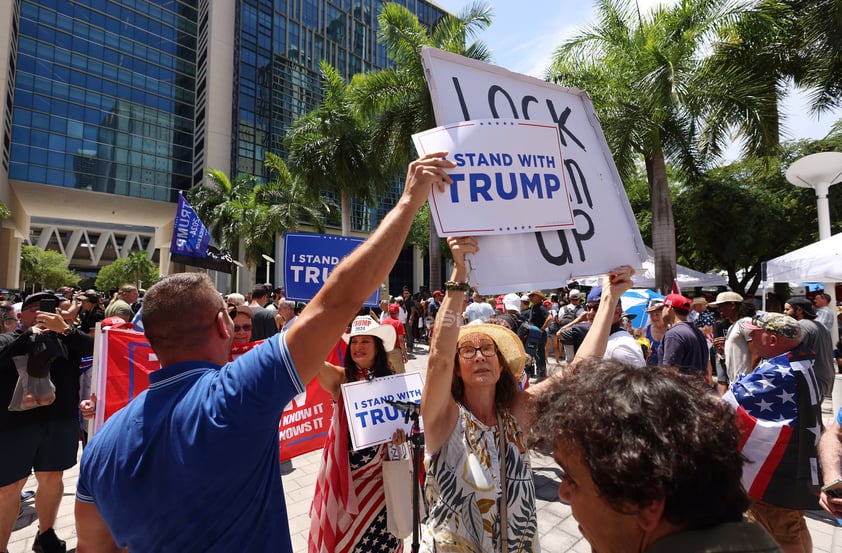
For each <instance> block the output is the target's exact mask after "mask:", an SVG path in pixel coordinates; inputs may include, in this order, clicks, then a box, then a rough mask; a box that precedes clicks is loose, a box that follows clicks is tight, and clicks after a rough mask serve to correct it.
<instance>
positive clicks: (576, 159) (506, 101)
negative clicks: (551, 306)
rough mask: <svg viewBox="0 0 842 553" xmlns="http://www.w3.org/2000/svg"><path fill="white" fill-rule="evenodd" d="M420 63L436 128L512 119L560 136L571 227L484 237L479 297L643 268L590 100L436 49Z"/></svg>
mask: <svg viewBox="0 0 842 553" xmlns="http://www.w3.org/2000/svg"><path fill="white" fill-rule="evenodd" d="M421 58H422V62H423V64H424V69H425V75H426V76H427V84H428V85H429V88H430V94H431V96H432V101H433V109H434V110H435V114H436V123H437V124H438V125H440V126H450V125H455V124H458V123H462V122H464V121H471V120H476V119H486V118H492V119H505V118H513V119H519V120H523V121H538V122H543V121H552V122H553V123H554V124H555V125H556V126H557V128H558V136H559V141H560V142H561V152H562V158H563V161H562V166H563V171H564V173H565V180H566V184H567V187H568V190H569V194H570V203H571V207H572V213H573V226H572V227H570V228H566V229H563V230H562V229H558V230H552V231H544V232H534V233H523V234H507V235H493V236H491V235H480V236H479V238H478V239H479V247H480V251H479V252H478V253H477V254H475V255H473V256H471V259H470V260H469V263H470V275H469V278H470V281H471V283H472V284H475V285H476V286H477V287H478V288H479V291H480V292H481V293H484V294H496V293H501V292H508V291H511V290H518V289H519V290H526V289H534V288H552V287H556V286H559V285H563V284H564V283H565V282H567V281H568V280H570V279H571V278H574V277H580V276H590V275H596V274H602V273H607V272H608V271H610V270H611V269H613V268H614V267H616V266H618V265H623V264H628V265H631V266H633V267H635V268H640V267H642V266H643V262H644V261H645V260H646V251H645V248H644V245H643V241H642V240H641V238H640V231H639V230H638V228H637V222H636V220H635V218H634V213H633V212H632V210H631V206H630V205H629V201H628V198H627V196H626V193H625V190H624V189H623V185H622V182H621V181H620V176H619V174H618V173H617V169H616V167H615V165H614V161H613V159H612V158H611V152H610V151H609V149H608V144H607V143H606V141H605V136H604V135H603V134H602V129H601V128H600V126H599V121H598V120H597V117H596V113H595V112H594V109H593V105H592V104H591V101H590V99H589V98H588V95H587V94H586V93H585V92H583V91H581V90H578V89H575V88H563V87H560V86H557V85H554V84H552V83H547V82H544V81H541V80H539V79H535V78H533V77H528V76H526V75H520V74H518V73H513V72H511V71H508V70H506V69H503V68H501V67H496V66H493V65H489V64H485V63H482V62H478V61H476V60H471V59H468V58H465V57H462V56H458V55H456V54H451V53H449V52H444V51H441V50H437V49H435V48H428V47H425V48H424V49H423V50H422V52H421Z"/></svg>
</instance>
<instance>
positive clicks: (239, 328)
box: [234, 325, 252, 332]
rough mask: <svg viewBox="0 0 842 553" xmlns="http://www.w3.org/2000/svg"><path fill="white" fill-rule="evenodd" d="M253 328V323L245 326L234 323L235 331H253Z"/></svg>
mask: <svg viewBox="0 0 842 553" xmlns="http://www.w3.org/2000/svg"><path fill="white" fill-rule="evenodd" d="M251 328H252V327H251V325H243V326H239V325H234V332H240V331H243V332H251Z"/></svg>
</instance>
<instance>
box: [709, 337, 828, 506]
mask: <svg viewBox="0 0 842 553" xmlns="http://www.w3.org/2000/svg"><path fill="white" fill-rule="evenodd" d="M814 358H815V355H814V354H813V353H812V352H809V351H803V350H793V351H790V352H788V353H784V354H782V355H779V356H777V357H775V358H773V359H769V360H767V361H764V362H763V363H761V364H760V365H759V366H758V367H757V368H756V369H755V370H754V371H753V372H751V373H749V374H747V375H744V376H742V377H741V378H740V379H739V380H737V381H736V382H735V383H734V384H733V385H732V387H731V389H730V390H729V391H728V392H727V393H726V394H725V395H724V396H723V397H722V401H725V402H727V403H729V404H731V405H732V406H733V407H734V408H735V409H736V412H737V425H738V426H739V427H740V430H741V434H742V435H741V438H740V450H741V451H742V452H743V455H745V457H746V459H747V461H746V463H745V464H744V465H743V486H744V487H745V489H746V491H747V492H748V495H749V496H750V497H751V498H752V499H757V500H762V501H765V502H767V503H771V504H772V505H776V506H779V507H785V508H789V509H817V508H818V491H819V485H820V484H819V483H820V481H819V473H818V461H817V451H816V446H817V445H818V442H819V436H821V432H822V422H821V400H822V398H821V396H820V395H819V392H818V386H817V384H816V377H815V375H814V374H813V359H814Z"/></svg>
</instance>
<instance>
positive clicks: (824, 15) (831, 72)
mask: <svg viewBox="0 0 842 553" xmlns="http://www.w3.org/2000/svg"><path fill="white" fill-rule="evenodd" d="M788 3H789V4H791V6H792V13H793V14H794V19H795V22H796V30H795V32H796V33H797V34H799V35H800V36H801V37H802V40H803V51H804V52H806V53H807V60H805V63H804V64H803V65H802V67H803V68H804V73H803V74H801V75H795V78H796V83H797V84H799V85H801V86H805V87H809V88H810V89H811V90H812V94H811V103H812V107H813V109H814V110H816V111H821V110H824V109H829V108H832V107H835V106H839V105H842V2H839V0H789V2H788Z"/></svg>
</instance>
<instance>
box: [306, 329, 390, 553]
mask: <svg viewBox="0 0 842 553" xmlns="http://www.w3.org/2000/svg"><path fill="white" fill-rule="evenodd" d="M342 339H343V340H344V341H345V343H346V344H348V349H347V350H346V352H345V359H344V367H339V366H337V365H332V364H330V363H325V368H324V369H323V370H322V371H321V373H319V383H320V384H321V386H322V388H324V389H325V390H326V391H327V392H329V393H330V394H331V395H332V396H333V400H334V401H335V402H336V403H335V404H334V408H333V420H332V421H331V424H330V430H329V431H328V436H327V441H326V442H325V447H324V453H323V454H322V462H321V466H320V467H319V477H318V479H317V480H316V493H315V495H314V497H313V504H312V506H311V508H310V535H309V537H308V551H310V553H313V552H314V551H317V552H325V553H342V552H350V551H367V550H369V548H370V547H373V546H372V545H371V544H373V543H379V544H385V545H382V549H381V548H380V547H381V546H378V551H392V552H399V551H402V550H403V540H401V539H399V538H397V537H395V536H393V535H392V534H390V533H389V531H388V529H387V528H386V496H385V493H384V489H383V469H382V463H383V460H384V459H385V456H386V452H387V449H388V448H387V446H386V445H385V444H381V445H375V446H372V447H366V448H363V449H360V450H359V451H353V450H352V448H351V440H350V435H349V429H348V419H347V418H346V417H345V407H344V405H343V403H342V401H343V399H342V394H341V393H340V386H341V385H342V384H344V383H345V382H354V381H357V380H370V379H373V378H378V377H381V376H388V375H390V374H392V369H391V368H390V366H389V362H388V359H387V355H386V354H387V352H389V351H391V350H392V348H394V346H395V329H394V328H393V327H391V326H388V325H380V324H377V322H375V321H374V319H372V318H371V317H369V316H362V317H357V318H356V319H354V321H353V322H352V323H351V327H350V329H349V331H348V332H347V333H346V334H344V335H343V336H342ZM343 482H347V487H346V486H343V485H341V484H340V485H336V484H337V483H343ZM366 544H368V545H366Z"/></svg>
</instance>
